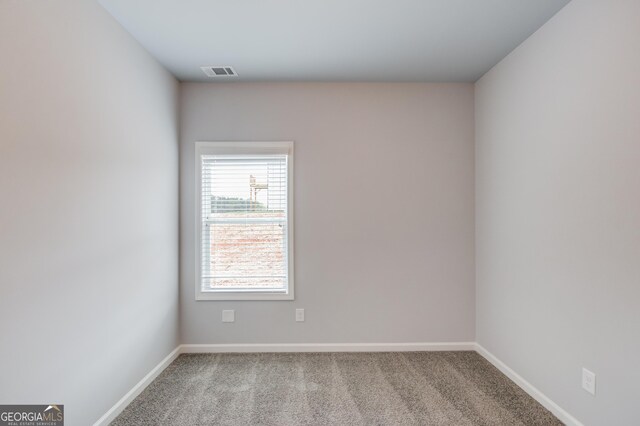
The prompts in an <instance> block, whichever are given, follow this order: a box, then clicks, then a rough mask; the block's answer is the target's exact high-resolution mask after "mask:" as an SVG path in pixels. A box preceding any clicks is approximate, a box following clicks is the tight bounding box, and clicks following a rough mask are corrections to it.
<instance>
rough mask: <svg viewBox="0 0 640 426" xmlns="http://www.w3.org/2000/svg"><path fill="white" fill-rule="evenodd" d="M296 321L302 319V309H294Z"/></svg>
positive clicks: (301, 320)
mask: <svg viewBox="0 0 640 426" xmlns="http://www.w3.org/2000/svg"><path fill="white" fill-rule="evenodd" d="M296 321H297V322H303V321H304V309H296Z"/></svg>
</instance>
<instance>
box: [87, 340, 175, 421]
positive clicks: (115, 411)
mask: <svg viewBox="0 0 640 426" xmlns="http://www.w3.org/2000/svg"><path fill="white" fill-rule="evenodd" d="M178 355H180V346H178V347H177V348H175V349H174V350H173V351H171V353H170V354H169V355H167V356H166V357H165V359H163V360H162V361H160V363H159V364H158V365H156V366H155V367H154V368H153V370H151V371H150V372H149V373H148V374H147V375H146V376H144V377H143V378H142V380H140V381H139V382H138V383H137V384H136V385H135V386H134V387H133V388H132V389H131V390H130V391H129V392H127V393H126V395H125V396H123V397H122V398H120V401H118V402H116V403H115V405H114V406H113V407H111V408H110V409H109V411H107V412H106V413H105V414H104V416H102V417H100V419H98V421H97V422H95V423H94V424H93V426H107V425H108V424H109V423H111V422H112V421H113V420H114V419H115V418H116V417H118V415H119V414H120V413H122V410H124V409H125V408H126V407H127V405H129V404H130V403H131V401H133V400H134V399H135V398H136V396H138V395H140V393H141V392H142V391H143V390H144V389H145V388H146V387H147V386H149V384H150V383H151V382H153V381H154V380H155V378H156V377H158V375H160V373H162V371H163V370H164V369H165V368H167V367H168V366H169V364H171V363H172V362H173V361H174V360H175V359H176V358H178Z"/></svg>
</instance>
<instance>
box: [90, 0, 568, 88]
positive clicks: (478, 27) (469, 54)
mask: <svg viewBox="0 0 640 426" xmlns="http://www.w3.org/2000/svg"><path fill="white" fill-rule="evenodd" d="M568 2H569V0H100V3H101V4H102V5H103V6H104V7H105V8H106V9H107V10H108V11H109V12H110V13H111V14H112V15H113V16H114V17H115V18H116V19H117V20H118V21H119V22H120V23H121V24H122V25H123V26H124V27H125V28H126V29H127V30H128V31H129V32H130V33H131V34H132V35H133V36H134V37H135V38H136V39H137V40H138V41H139V42H140V43H141V44H142V45H143V46H144V47H145V48H146V49H147V50H149V52H151V54H152V55H154V56H155V57H156V58H157V59H158V60H159V61H160V62H161V63H162V64H163V65H164V66H165V67H167V69H169V70H170V71H171V72H172V73H173V74H174V75H175V76H176V77H178V78H179V79H180V80H183V81H212V80H211V79H209V78H208V77H206V76H205V75H204V74H203V72H202V71H201V70H200V66H204V65H231V66H233V67H234V68H235V70H236V72H237V73H238V75H239V78H237V79H234V80H232V81H238V80H243V81H433V82H444V81H451V82H464V81H467V82H473V81H475V80H477V79H478V78H480V77H481V76H482V75H483V74H484V73H485V72H487V71H488V70H489V69H490V68H491V67H492V66H493V65H495V64H496V63H497V62H499V61H500V59H502V58H504V57H505V56H506V55H507V54H508V53H509V52H510V51H511V50H513V49H514V48H515V47H516V46H517V45H518V44H520V43H521V42H522V41H524V40H525V39H526V38H527V37H528V36H529V35H531V34H532V33H533V32H535V30H537V29H538V28H539V27H540V26H542V24H544V23H545V22H546V21H547V20H548V19H549V18H550V17H552V16H553V15H554V14H555V13H556V12H557V11H558V10H560V9H561V8H562V7H563V6H565V5H566V4H567V3H568ZM214 81H220V80H214Z"/></svg>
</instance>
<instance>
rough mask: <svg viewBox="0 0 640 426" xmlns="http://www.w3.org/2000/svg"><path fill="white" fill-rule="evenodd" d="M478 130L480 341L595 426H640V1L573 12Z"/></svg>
mask: <svg viewBox="0 0 640 426" xmlns="http://www.w3.org/2000/svg"><path fill="white" fill-rule="evenodd" d="M476 131H477V139H476V140H477V146H476V150H477V160H476V186H477V192H476V194H477V195H476V197H477V198H476V210H477V219H476V230H477V246H476V252H477V338H478V342H479V343H480V344H481V345H483V346H484V347H485V348H487V349H488V350H489V351H490V352H492V353H493V354H494V355H496V356H497V357H498V358H500V359H501V360H502V361H504V362H505V363H506V364H507V365H509V366H510V367H511V368H513V369H514V370H515V371H516V372H518V373H519V374H520V375H522V376H523V377H524V378H525V379H526V380H528V381H529V382H531V383H532V384H533V385H534V386H536V387H537V388H538V389H540V390H541V391H542V392H543V393H545V394H546V395H547V396H549V397H550V398H551V399H553V400H554V401H555V402H556V403H558V404H559V405H560V406H561V407H563V408H564V409H565V410H567V411H569V412H570V413H572V414H573V415H574V416H576V417H577V418H578V419H579V420H581V421H583V422H584V423H585V424H587V425H638V424H640V411H638V407H637V405H638V402H639V401H640V391H639V390H638V386H637V384H638V383H640V370H638V368H637V365H636V364H637V359H638V354H639V353H640V332H639V330H640V228H639V227H638V218H640V2H638V1H637V0H626V1H625V0H608V1H601V0H574V1H573V2H571V3H569V5H568V6H567V7H565V8H564V9H563V10H562V11H560V12H559V14H558V15H556V16H555V17H554V18H552V19H551V21H549V22H548V23H547V24H546V25H545V26H544V27H542V29H540V30H539V31H538V32H537V33H536V34H535V35H534V36H532V37H531V38H530V39H529V40H527V41H526V42H525V43H524V44H522V45H521V46H520V47H519V48H518V49H516V50H515V51H514V52H513V53H512V54H511V55H510V56H508V57H507V58H506V59H505V60H503V61H502V62H501V63H500V64H499V65H497V66H496V67H495V68H494V69H493V70H492V71H491V72H489V73H488V74H487V75H486V76H485V77H483V78H482V79H481V80H480V81H479V82H478V83H477V86H476ZM583 366H584V367H587V368H588V369H590V370H592V371H593V372H595V373H596V374H597V381H596V382H597V396H596V397H595V398H594V397H592V396H591V395H589V394H588V393H586V392H584V391H583V390H581V387H580V378H581V369H582V367H583Z"/></svg>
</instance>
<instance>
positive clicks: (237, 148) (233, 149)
mask: <svg viewBox="0 0 640 426" xmlns="http://www.w3.org/2000/svg"><path fill="white" fill-rule="evenodd" d="M195 145H196V146H195V151H196V155H195V157H196V158H195V164H196V173H195V175H196V197H195V198H196V238H195V240H196V275H195V290H196V300H293V299H294V292H293V290H294V285H293V284H294V279H293V278H294V275H293V263H294V262H293V142H266V141H265V142H206V141H199V142H196V143H195ZM274 154H286V155H287V266H288V268H287V271H288V277H287V288H286V291H282V290H270V289H265V290H228V291H227V290H215V291H203V290H202V269H201V268H202V256H203V253H202V209H201V207H202V206H201V203H202V162H201V156H202V155H274Z"/></svg>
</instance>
